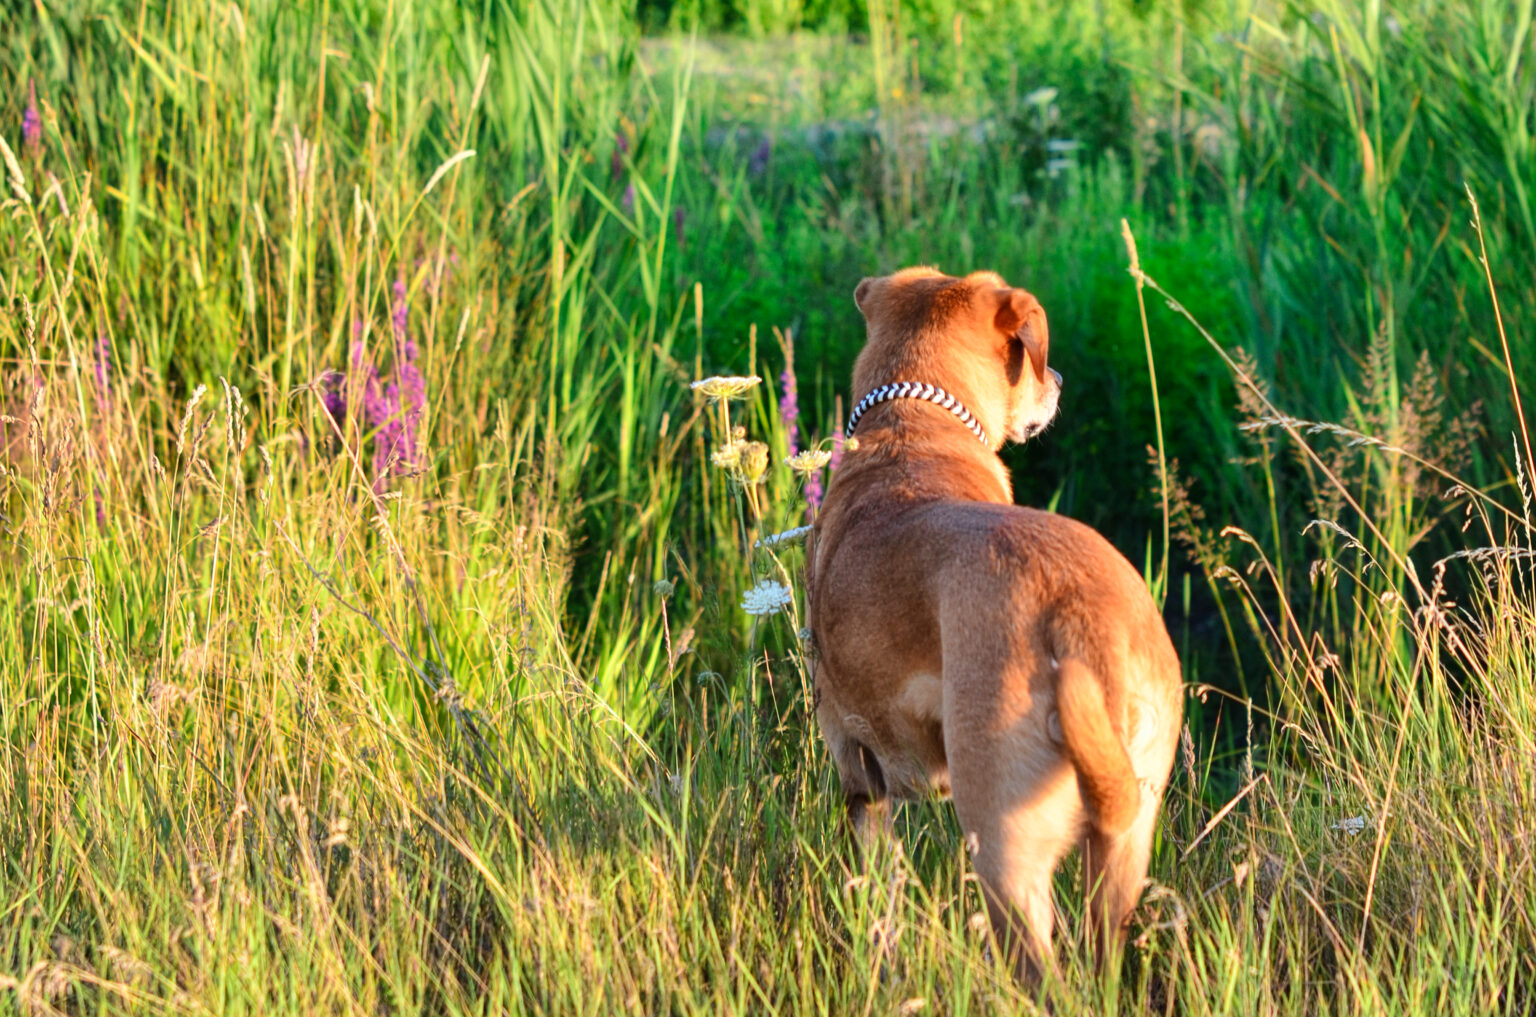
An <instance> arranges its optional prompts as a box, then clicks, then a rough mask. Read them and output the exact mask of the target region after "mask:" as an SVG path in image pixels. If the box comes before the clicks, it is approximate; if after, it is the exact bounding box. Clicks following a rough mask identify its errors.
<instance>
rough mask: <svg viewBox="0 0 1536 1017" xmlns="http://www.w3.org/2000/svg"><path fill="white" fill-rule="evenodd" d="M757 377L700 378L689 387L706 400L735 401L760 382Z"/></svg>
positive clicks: (724, 376) (726, 376) (723, 376)
mask: <svg viewBox="0 0 1536 1017" xmlns="http://www.w3.org/2000/svg"><path fill="white" fill-rule="evenodd" d="M762 380H763V379H761V378H759V377H758V376H757V375H755V374H754V375H750V376H747V377H743V376H741V375H722V376H717V377H714V378H701V379H700V380H698V381H696V382H694V383H693V384H692V385H690V386H689V387H690V388H692V389H693V390H694V391H695V392H700V393H702V394H703V395H704V397H705V398H707V399H712V400H716V401H718V400H721V399H735V398H736V397H737V396H739V395H742V394H743V393H745V392H746V391H747V390H748V389H750V388H752V386H754V385H757V384H759V383H761V382H762Z"/></svg>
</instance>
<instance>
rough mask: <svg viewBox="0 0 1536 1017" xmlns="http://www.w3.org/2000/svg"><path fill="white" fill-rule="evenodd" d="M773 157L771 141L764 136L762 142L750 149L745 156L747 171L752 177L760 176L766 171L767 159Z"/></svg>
mask: <svg viewBox="0 0 1536 1017" xmlns="http://www.w3.org/2000/svg"><path fill="white" fill-rule="evenodd" d="M772 157H773V142H772V141H770V140H769V139H768V138H767V137H766V136H765V137H764V138H763V140H762V142H761V143H760V144H759V145H758V146H757V147H756V148H754V149H753V150H752V154H751V155H750V156H748V157H747V172H748V173H749V174H751V175H752V176H754V177H760V176H762V175H763V174H764V173H766V172H768V160H769V159H771V158H772Z"/></svg>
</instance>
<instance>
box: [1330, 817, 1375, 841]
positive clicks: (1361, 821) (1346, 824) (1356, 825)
mask: <svg viewBox="0 0 1536 1017" xmlns="http://www.w3.org/2000/svg"><path fill="white" fill-rule="evenodd" d="M1367 822H1368V821H1367V820H1366V818H1365V817H1364V816H1350V817H1349V818H1348V819H1341V820H1339V821H1338V822H1337V823H1334V824H1333V826H1332V827H1330V829H1334V830H1342V831H1343V832H1345V833H1347V834H1349V835H1350V836H1351V837H1353V836H1354V835H1355V834H1357V833H1362V832H1364V830H1365V828H1366V825H1367Z"/></svg>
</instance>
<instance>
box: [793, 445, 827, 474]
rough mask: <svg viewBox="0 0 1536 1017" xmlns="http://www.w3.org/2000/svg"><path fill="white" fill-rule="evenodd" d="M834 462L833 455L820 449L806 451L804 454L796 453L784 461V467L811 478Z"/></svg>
mask: <svg viewBox="0 0 1536 1017" xmlns="http://www.w3.org/2000/svg"><path fill="white" fill-rule="evenodd" d="M831 461H832V453H831V452H824V451H822V450H820V449H809V448H808V449H806V450H805V451H804V452H796V453H795V454H794V455H792V456H790V457H789V458H788V459H786V460H784V465H785V466H788V467H789V468H790V469H792V470H794V471H795V472H796V473H798V474H800V475H801V476H810V475H811V474H812V473H815V472H816V471H817V470H819V469H821V468H822V467H823V466H825V465H827V463H829V462H831Z"/></svg>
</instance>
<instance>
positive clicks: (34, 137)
mask: <svg viewBox="0 0 1536 1017" xmlns="http://www.w3.org/2000/svg"><path fill="white" fill-rule="evenodd" d="M21 141H22V144H23V145H24V146H25V147H26V149H27V154H28V155H36V154H37V150H38V149H39V148H40V147H41V146H42V144H43V117H42V114H41V113H39V112H38V110H37V82H36V81H33V80H30V79H29V80H28V81H27V109H26V112H25V113H23V114H22V115H21Z"/></svg>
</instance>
